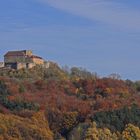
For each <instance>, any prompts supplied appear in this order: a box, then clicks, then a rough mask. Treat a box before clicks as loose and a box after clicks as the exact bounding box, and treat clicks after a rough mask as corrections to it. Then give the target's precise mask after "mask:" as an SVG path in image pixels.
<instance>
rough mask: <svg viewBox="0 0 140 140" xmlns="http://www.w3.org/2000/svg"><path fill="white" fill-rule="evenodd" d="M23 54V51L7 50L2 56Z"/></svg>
mask: <svg viewBox="0 0 140 140" xmlns="http://www.w3.org/2000/svg"><path fill="white" fill-rule="evenodd" d="M25 55H26V54H25V51H9V52H7V53H6V54H5V55H4V57H5V56H25Z"/></svg>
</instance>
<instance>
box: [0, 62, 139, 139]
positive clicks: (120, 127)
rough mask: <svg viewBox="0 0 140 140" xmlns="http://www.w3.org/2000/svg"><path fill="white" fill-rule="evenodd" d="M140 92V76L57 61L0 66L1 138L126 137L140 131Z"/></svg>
mask: <svg viewBox="0 0 140 140" xmlns="http://www.w3.org/2000/svg"><path fill="white" fill-rule="evenodd" d="M139 91H140V82H139V81H137V82H133V81H130V80H121V79H120V77H118V75H115V74H113V75H111V76H109V77H105V78H99V77H98V76H97V74H96V73H90V72H88V71H87V70H85V69H82V68H76V67H74V68H71V69H62V68H60V67H59V66H58V65H57V64H54V63H53V64H52V65H51V66H50V68H48V69H46V68H43V67H41V66H36V67H34V68H33V69H29V70H27V69H22V70H18V71H16V70H6V71H0V113H1V114H0V122H2V120H3V122H2V123H1V124H0V125H1V127H0V136H1V137H0V139H19V140H20V139H21V140H22V139H29V140H30V139H34V140H35V139H36V140H38V139H39V140H51V139H56V140H57V139H63V138H66V139H68V140H73V139H72V137H74V138H75V139H77V140H78V139H79V140H82V139H83V140H84V139H85V140H90V139H97V140H98V139H101V136H102V138H104V139H110V140H111V139H118V140H119V139H120V140H121V139H124V140H125V139H127V137H131V136H129V135H128V133H129V131H130V130H129V128H130V129H131V130H132V133H134V134H135V133H136V134H135V135H137V133H138V132H139V127H140V122H139V119H138V118H139V114H140V111H139V110H140V94H139ZM114 118H115V119H114ZM118 118H119V119H118ZM10 121H11V122H12V123H10ZM95 124H96V125H95ZM135 131H136V132H135ZM83 133H84V134H85V135H83ZM96 133H97V135H96ZM95 135H96V136H95ZM137 137H139V135H137Z"/></svg>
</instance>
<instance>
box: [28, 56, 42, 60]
mask: <svg viewBox="0 0 140 140" xmlns="http://www.w3.org/2000/svg"><path fill="white" fill-rule="evenodd" d="M30 58H38V59H43V58H42V57H40V56H36V55H32V56H31V57H30Z"/></svg>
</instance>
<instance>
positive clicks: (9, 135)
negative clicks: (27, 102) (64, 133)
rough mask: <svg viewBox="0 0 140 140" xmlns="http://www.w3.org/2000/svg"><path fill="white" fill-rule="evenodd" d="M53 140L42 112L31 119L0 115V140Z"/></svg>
mask: <svg viewBox="0 0 140 140" xmlns="http://www.w3.org/2000/svg"><path fill="white" fill-rule="evenodd" d="M25 139H27V140H38V139H39V140H53V134H52V132H51V131H50V129H49V127H48V122H47V121H46V120H45V117H44V115H43V113H42V112H39V113H37V114H35V115H34V116H33V117H32V118H31V119H27V118H21V117H18V116H14V115H3V114H0V140H25Z"/></svg>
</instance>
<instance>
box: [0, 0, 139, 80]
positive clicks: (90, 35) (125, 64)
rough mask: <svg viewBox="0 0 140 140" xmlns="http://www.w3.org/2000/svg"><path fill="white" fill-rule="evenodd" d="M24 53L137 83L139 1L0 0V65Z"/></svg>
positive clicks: (62, 64)
mask: <svg viewBox="0 0 140 140" xmlns="http://www.w3.org/2000/svg"><path fill="white" fill-rule="evenodd" d="M23 49H29V50H33V52H34V53H35V54H37V55H39V56H42V57H43V58H44V59H46V60H51V61H55V62H57V63H58V64H59V65H61V66H65V65H67V66H69V67H72V66H77V67H82V68H85V69H87V70H89V71H91V72H97V73H98V75H100V76H102V77H103V76H108V75H109V74H112V73H117V74H120V75H121V77H122V79H130V80H140V61H139V60H140V1H139V0H134V1H132V0H3V1H1V2H0V61H3V55H4V54H5V53H6V52H7V51H9V50H23Z"/></svg>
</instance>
